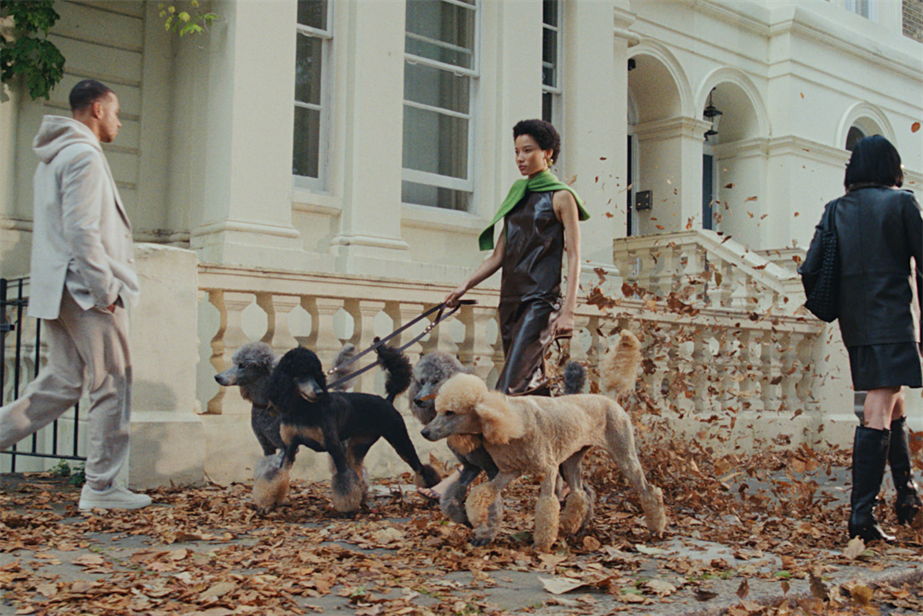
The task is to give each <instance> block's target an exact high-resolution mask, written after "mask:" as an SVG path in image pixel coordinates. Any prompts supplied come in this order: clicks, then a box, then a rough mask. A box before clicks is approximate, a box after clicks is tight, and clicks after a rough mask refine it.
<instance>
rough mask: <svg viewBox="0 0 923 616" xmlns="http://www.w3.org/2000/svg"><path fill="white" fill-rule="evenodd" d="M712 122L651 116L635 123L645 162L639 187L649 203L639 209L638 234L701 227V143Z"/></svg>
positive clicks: (642, 157)
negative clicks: (646, 192) (649, 197)
mask: <svg viewBox="0 0 923 616" xmlns="http://www.w3.org/2000/svg"><path fill="white" fill-rule="evenodd" d="M710 126H711V125H710V124H709V123H708V122H703V121H701V120H696V119H693V118H682V117H678V118H670V119H667V120H654V121H652V122H645V123H644V124H638V125H637V126H635V135H637V137H638V146H639V150H640V153H641V154H640V155H641V159H642V160H647V161H659V164H650V165H645V175H644V177H643V178H641V183H640V185H639V187H638V189H639V190H650V191H651V203H652V207H651V209H649V210H642V211H641V212H639V213H638V226H639V228H640V232H641V235H650V234H655V233H669V232H671V231H685V230H687V227H688V228H692V229H701V228H702V143H703V140H704V138H705V131H706V130H708V128H709V127H710Z"/></svg>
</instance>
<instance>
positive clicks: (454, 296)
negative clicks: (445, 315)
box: [445, 284, 468, 308]
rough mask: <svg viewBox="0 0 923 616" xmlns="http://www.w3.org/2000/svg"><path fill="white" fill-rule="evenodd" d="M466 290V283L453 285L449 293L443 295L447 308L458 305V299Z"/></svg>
mask: <svg viewBox="0 0 923 616" xmlns="http://www.w3.org/2000/svg"><path fill="white" fill-rule="evenodd" d="M467 292H468V287H467V285H464V284H460V285H458V286H457V287H455V288H454V289H453V290H452V292H451V293H449V294H448V295H446V296H445V305H446V306H447V307H449V308H455V306H457V305H458V300H460V299H461V296H462V295H464V294H465V293H467Z"/></svg>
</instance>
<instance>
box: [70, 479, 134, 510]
mask: <svg viewBox="0 0 923 616" xmlns="http://www.w3.org/2000/svg"><path fill="white" fill-rule="evenodd" d="M150 504H151V497H150V496H148V495H146V494H135V493H134V492H132V491H131V490H129V489H127V488H123V487H122V486H116V485H112V486H109V487H108V488H106V489H105V490H94V489H93V488H91V487H90V486H88V485H86V484H84V486H83V490H81V491H80V509H83V510H87V509H141V508H142V507H147V506H148V505H150Z"/></svg>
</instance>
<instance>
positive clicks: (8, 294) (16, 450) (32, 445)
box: [0, 278, 86, 473]
mask: <svg viewBox="0 0 923 616" xmlns="http://www.w3.org/2000/svg"><path fill="white" fill-rule="evenodd" d="M27 284H28V278H15V279H6V278H0V402H2V403H3V404H8V403H10V402H12V401H13V400H15V399H16V398H18V397H19V394H20V384H21V383H22V382H23V381H24V377H26V378H28V375H26V374H24V371H26V370H27V369H28V368H27V365H26V363H27V362H26V361H25V360H26V359H27V357H26V352H28V351H29V350H30V347H31V351H32V353H34V358H33V360H34V364H33V373H32V375H31V378H35V377H36V376H38V372H39V368H40V367H41V348H42V328H41V320H39V319H34V320H33V321H32V322H30V321H29V317H28V314H27V311H26V309H27V308H28V306H29V298H28V297H27V295H26V293H25V289H26V285H27ZM29 325H31V328H30V327H28V326H29ZM30 329H34V334H33V333H31V332H29V330H30ZM24 337H28V339H26V340H24ZM29 342H32V343H33V344H28V343H29ZM71 419H72V425H71V426H70V427H69V428H67V429H63V428H62V423H61V420H60V419H57V420H55V421H54V422H52V424H51V425H50V426H47V427H45V428H43V429H42V430H41V431H39V433H36V434H33V435H32V436H29V437H26V438H24V439H23V440H21V441H19V442H18V443H16V444H15V445H13V446H12V447H11V448H9V449H6V450H4V451H0V455H3V456H10V467H9V472H13V473H15V472H16V462H17V458H20V457H25V458H51V459H59V460H80V461H83V460H86V457H85V456H80V455H78V451H79V444H80V407H79V405H75V406H74V410H73V416H72V417H68V423H71V422H70V420H71ZM48 431H50V434H49V432H48ZM65 432H67V434H66V436H68V437H70V438H69V439H68V440H69V441H70V443H71V446H70V447H60V446H59V442H60V440H61V437H62V436H64V435H65V434H64V433H65ZM40 436H41V437H40ZM49 441H50V446H49ZM48 449H50V450H51V451H47V450H48ZM62 449H68V450H69V452H67V451H63V450H62Z"/></svg>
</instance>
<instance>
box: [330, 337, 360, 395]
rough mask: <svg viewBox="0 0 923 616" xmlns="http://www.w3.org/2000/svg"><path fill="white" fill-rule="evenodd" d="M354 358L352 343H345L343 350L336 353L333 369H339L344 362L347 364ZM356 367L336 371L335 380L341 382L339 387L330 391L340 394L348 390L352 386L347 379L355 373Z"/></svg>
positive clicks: (354, 346)
mask: <svg viewBox="0 0 923 616" xmlns="http://www.w3.org/2000/svg"><path fill="white" fill-rule="evenodd" d="M355 356H356V345H354V344H353V343H352V342H347V343H346V344H344V345H343V348H342V349H340V351H339V352H338V353H337V355H336V357H334V358H333V367H334V368H339V367H340V366H342V365H343V364H345V363H346V362H348V361H349V360H351V359H352V358H353V357H355ZM357 367H358V365H357V364H352V365H350V366H349V367H347V368H343V369H342V370H337V372H336V377H335V378H336V379H337V380H338V381H339V380H340V379H342V381H341V382H340V384H339V385H337V386H336V387H333V388H331V389H333V391H341V392H342V391H346V390H347V389H349V387H350V385H352V383H351V382H350V381H349V377H350V376H351V375H352V374H353V373H354V372H355V371H356V368H357Z"/></svg>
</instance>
